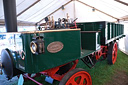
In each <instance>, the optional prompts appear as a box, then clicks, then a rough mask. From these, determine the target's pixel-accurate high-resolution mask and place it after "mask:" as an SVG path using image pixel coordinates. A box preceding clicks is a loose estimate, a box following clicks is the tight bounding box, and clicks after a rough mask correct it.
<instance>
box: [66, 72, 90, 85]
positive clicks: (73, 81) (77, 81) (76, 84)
mask: <svg viewBox="0 0 128 85" xmlns="http://www.w3.org/2000/svg"><path fill="white" fill-rule="evenodd" d="M65 85H92V79H91V76H90V75H89V73H87V72H86V71H79V72H77V73H75V74H73V75H72V76H71V77H70V78H69V79H68V81H67V82H66V84H65Z"/></svg>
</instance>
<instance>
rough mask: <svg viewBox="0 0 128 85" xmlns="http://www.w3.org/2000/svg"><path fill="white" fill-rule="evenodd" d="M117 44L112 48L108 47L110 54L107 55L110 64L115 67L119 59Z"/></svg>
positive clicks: (113, 44)
mask: <svg viewBox="0 0 128 85" xmlns="http://www.w3.org/2000/svg"><path fill="white" fill-rule="evenodd" d="M117 50H118V47H117V43H116V42H114V43H111V44H110V46H109V47H108V53H107V59H108V64H110V65H113V64H115V62H116V59H117Z"/></svg>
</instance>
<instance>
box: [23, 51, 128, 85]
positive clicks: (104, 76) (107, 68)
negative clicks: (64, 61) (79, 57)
mask: <svg viewBox="0 0 128 85" xmlns="http://www.w3.org/2000/svg"><path fill="white" fill-rule="evenodd" d="M77 68H83V69H85V70H86V71H87V72H89V73H90V75H91V77H92V83H93V85H105V83H107V82H110V81H111V79H112V76H113V75H114V74H115V73H116V71H123V72H126V73H127V74H128V56H127V55H125V54H124V53H122V52H121V51H118V56H117V61H116V63H115V64H114V65H108V63H107V60H104V61H99V62H97V63H96V65H95V66H94V68H92V69H89V68H88V67H87V66H86V65H85V64H84V63H83V62H82V61H79V63H78V65H77ZM44 79H45V77H44V76H42V77H39V78H36V80H37V81H39V82H41V83H43V84H44V85H51V84H48V83H47V82H45V81H44ZM58 83H59V82H58V81H54V84H53V85H58ZM24 85H36V84H35V83H34V82H31V81H28V82H25V83H24Z"/></svg>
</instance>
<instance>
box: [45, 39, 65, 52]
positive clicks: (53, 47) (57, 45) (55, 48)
mask: <svg viewBox="0 0 128 85" xmlns="http://www.w3.org/2000/svg"><path fill="white" fill-rule="evenodd" d="M63 47H64V45H63V43H62V42H59V41H55V42H52V43H50V44H49V45H48V46H47V50H48V51H49V52H50V53H57V52H59V51H61V50H62V49H63Z"/></svg>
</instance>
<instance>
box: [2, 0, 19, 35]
mask: <svg viewBox="0 0 128 85" xmlns="http://www.w3.org/2000/svg"><path fill="white" fill-rule="evenodd" d="M3 5H4V17H5V26H6V30H7V32H17V16H16V1H15V0H3Z"/></svg>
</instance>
